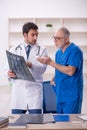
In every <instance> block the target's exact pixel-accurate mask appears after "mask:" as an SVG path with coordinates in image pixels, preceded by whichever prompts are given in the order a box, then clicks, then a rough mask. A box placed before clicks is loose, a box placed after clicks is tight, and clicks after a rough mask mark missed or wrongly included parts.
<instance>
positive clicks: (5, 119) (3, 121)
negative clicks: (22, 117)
mask: <svg viewBox="0 0 87 130" xmlns="http://www.w3.org/2000/svg"><path fill="white" fill-rule="evenodd" d="M8 121H9V118H8V117H0V125H2V124H3V123H6V122H8Z"/></svg>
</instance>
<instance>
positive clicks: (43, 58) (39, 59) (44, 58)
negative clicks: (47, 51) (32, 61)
mask: <svg viewBox="0 0 87 130" xmlns="http://www.w3.org/2000/svg"><path fill="white" fill-rule="evenodd" d="M37 60H38V61H39V62H40V63H42V64H47V65H50V63H51V62H52V60H51V58H50V57H48V56H46V57H42V58H41V57H39V58H37Z"/></svg>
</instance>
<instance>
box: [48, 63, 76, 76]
mask: <svg viewBox="0 0 87 130" xmlns="http://www.w3.org/2000/svg"><path fill="white" fill-rule="evenodd" d="M49 65H50V66H52V67H54V68H55V69H57V70H59V71H60V72H62V73H65V74H67V75H69V76H72V75H73V74H74V73H75V70H76V68H75V67H72V66H64V65H60V64H57V63H55V62H54V61H50V63H49Z"/></svg>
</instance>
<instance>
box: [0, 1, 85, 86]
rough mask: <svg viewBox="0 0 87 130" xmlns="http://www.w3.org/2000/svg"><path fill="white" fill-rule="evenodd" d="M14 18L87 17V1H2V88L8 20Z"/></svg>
mask: <svg viewBox="0 0 87 130" xmlns="http://www.w3.org/2000/svg"><path fill="white" fill-rule="evenodd" d="M11 17H12V18H13V17H87V0H0V60H1V61H0V86H3V85H7V84H8V82H7V78H6V77H5V75H4V66H5V50H6V49H7V48H8V18H11Z"/></svg>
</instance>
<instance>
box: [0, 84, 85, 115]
mask: <svg viewBox="0 0 87 130" xmlns="http://www.w3.org/2000/svg"><path fill="white" fill-rule="evenodd" d="M10 110H11V86H8V87H0V114H1V113H3V114H5V115H9V114H10ZM82 113H83V114H87V88H85V89H84V96H83V104H82Z"/></svg>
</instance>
